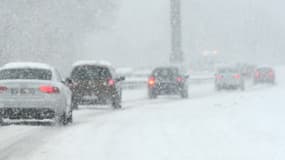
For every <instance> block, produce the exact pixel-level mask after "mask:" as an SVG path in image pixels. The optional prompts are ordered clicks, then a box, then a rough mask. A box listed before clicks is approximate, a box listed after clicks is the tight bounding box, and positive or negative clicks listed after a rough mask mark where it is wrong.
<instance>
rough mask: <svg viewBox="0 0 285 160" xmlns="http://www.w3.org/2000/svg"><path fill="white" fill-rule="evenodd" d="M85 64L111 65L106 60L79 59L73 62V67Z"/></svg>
mask: <svg viewBox="0 0 285 160" xmlns="http://www.w3.org/2000/svg"><path fill="white" fill-rule="evenodd" d="M85 65H94V66H104V67H112V65H111V63H109V62H107V61H94V60H81V61H77V62H75V63H73V65H72V66H73V68H75V67H80V66H85Z"/></svg>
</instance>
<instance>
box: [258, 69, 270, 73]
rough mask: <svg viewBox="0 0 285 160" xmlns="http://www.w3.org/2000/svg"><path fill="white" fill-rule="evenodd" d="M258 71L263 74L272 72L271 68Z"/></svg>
mask: <svg viewBox="0 0 285 160" xmlns="http://www.w3.org/2000/svg"><path fill="white" fill-rule="evenodd" d="M257 71H259V72H262V73H268V72H271V71H272V69H271V68H258V69H257Z"/></svg>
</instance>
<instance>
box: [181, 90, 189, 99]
mask: <svg viewBox="0 0 285 160" xmlns="http://www.w3.org/2000/svg"><path fill="white" fill-rule="evenodd" d="M188 97H189V94H188V90H184V91H182V92H181V98H184V99H186V98H188Z"/></svg>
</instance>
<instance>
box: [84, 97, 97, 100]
mask: <svg viewBox="0 0 285 160" xmlns="http://www.w3.org/2000/svg"><path fill="white" fill-rule="evenodd" d="M83 99H85V100H96V99H98V97H97V96H83Z"/></svg>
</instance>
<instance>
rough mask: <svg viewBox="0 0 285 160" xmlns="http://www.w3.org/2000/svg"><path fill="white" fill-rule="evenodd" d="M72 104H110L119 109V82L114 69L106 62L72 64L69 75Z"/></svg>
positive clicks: (119, 78) (75, 106) (123, 78)
mask: <svg viewBox="0 0 285 160" xmlns="http://www.w3.org/2000/svg"><path fill="white" fill-rule="evenodd" d="M69 79H70V82H71V83H72V85H71V90H72V106H73V109H78V105H80V104H84V105H86V104H111V105H112V107H113V108H114V109H120V108H121V107H122V106H121V101H122V87H121V82H122V81H123V80H125V77H119V76H118V75H117V74H116V72H115V69H114V68H113V67H112V66H111V65H110V64H108V63H106V62H96V61H80V62H77V63H75V64H74V65H73V69H72V71H71V75H70V78H69Z"/></svg>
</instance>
